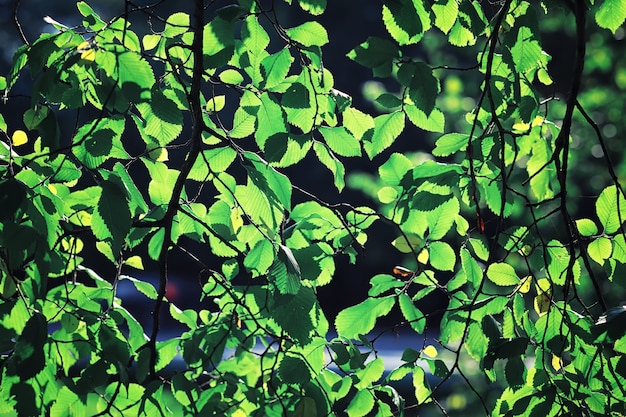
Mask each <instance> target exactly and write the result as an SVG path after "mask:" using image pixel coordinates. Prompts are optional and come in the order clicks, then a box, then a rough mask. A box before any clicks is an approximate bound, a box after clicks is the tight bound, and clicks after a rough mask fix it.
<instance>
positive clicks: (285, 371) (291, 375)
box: [278, 355, 311, 385]
mask: <svg viewBox="0 0 626 417" xmlns="http://www.w3.org/2000/svg"><path fill="white" fill-rule="evenodd" d="M278 376H279V377H280V379H281V380H282V381H283V382H285V383H286V384H296V385H304V384H306V383H307V382H309V380H310V379H311V371H310V370H309V367H308V366H307V363H306V362H305V361H304V360H302V359H301V358H299V357H296V356H290V355H289V356H285V357H283V359H282V360H281V361H280V364H279V365H278Z"/></svg>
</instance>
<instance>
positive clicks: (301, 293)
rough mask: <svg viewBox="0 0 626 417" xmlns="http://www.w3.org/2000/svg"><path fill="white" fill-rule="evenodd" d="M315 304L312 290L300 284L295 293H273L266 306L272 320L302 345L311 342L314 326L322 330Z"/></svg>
mask: <svg viewBox="0 0 626 417" xmlns="http://www.w3.org/2000/svg"><path fill="white" fill-rule="evenodd" d="M316 304H317V301H316V297H315V293H314V292H313V290H312V289H311V288H307V287H303V286H301V287H300V289H299V290H298V292H297V293H296V294H277V295H274V297H273V299H272V300H271V301H270V305H269V306H268V307H269V309H270V311H271V319H272V321H274V322H276V324H278V325H279V326H280V327H281V328H282V329H283V330H284V331H285V332H286V333H287V334H288V335H289V336H291V337H292V338H293V339H294V340H295V341H296V343H298V344H299V345H301V346H304V345H307V344H309V343H310V342H311V340H312V334H313V333H314V332H315V331H316V328H318V327H319V329H321V330H323V327H324V326H323V325H322V324H321V319H318V318H317V316H316V315H317V313H315V311H314V309H315V308H316V307H315V306H316Z"/></svg>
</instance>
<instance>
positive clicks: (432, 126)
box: [404, 104, 446, 133]
mask: <svg viewBox="0 0 626 417" xmlns="http://www.w3.org/2000/svg"><path fill="white" fill-rule="evenodd" d="M404 113H405V114H406V116H407V117H408V118H409V120H410V121H411V123H413V124H414V125H415V126H417V127H419V128H421V129H424V130H426V131H429V132H436V133H441V132H443V131H444V128H445V124H446V117H445V115H444V114H443V112H442V111H441V110H439V109H438V108H436V107H435V108H434V109H433V110H432V111H431V112H430V114H429V115H428V116H427V115H426V113H424V112H423V111H422V110H421V109H420V108H418V107H417V106H415V105H412V104H405V105H404Z"/></svg>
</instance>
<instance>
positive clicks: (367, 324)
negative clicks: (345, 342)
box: [335, 297, 395, 338]
mask: <svg viewBox="0 0 626 417" xmlns="http://www.w3.org/2000/svg"><path fill="white" fill-rule="evenodd" d="M394 304H395V300H394V298H393V297H383V298H368V299H367V300H365V301H362V302H361V303H359V304H357V305H354V306H352V307H348V308H346V309H344V310H342V311H340V312H339V314H338V315H337V318H336V319H335V327H336V328H337V332H338V333H339V334H340V335H341V336H344V337H348V338H355V337H358V336H359V335H366V334H367V333H369V332H370V331H371V330H372V329H373V328H374V325H375V324H376V320H377V319H378V318H379V317H382V316H386V315H387V314H388V313H389V312H390V311H391V309H392V308H393V306H394Z"/></svg>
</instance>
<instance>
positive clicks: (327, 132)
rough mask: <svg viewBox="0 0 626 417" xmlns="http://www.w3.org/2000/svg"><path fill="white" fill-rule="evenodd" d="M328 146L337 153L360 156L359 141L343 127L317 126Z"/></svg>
mask: <svg viewBox="0 0 626 417" xmlns="http://www.w3.org/2000/svg"><path fill="white" fill-rule="evenodd" d="M319 132H320V133H321V134H322V136H323V137H324V141H325V142H326V144H327V145H328V147H329V148H330V149H331V150H332V151H333V152H334V153H336V154H337V155H341V156H348V157H349V156H361V143H360V142H359V140H358V139H357V138H355V137H354V136H352V134H351V133H350V132H349V131H348V130H347V129H346V128H345V127H342V126H341V127H325V126H322V127H320V128H319Z"/></svg>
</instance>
